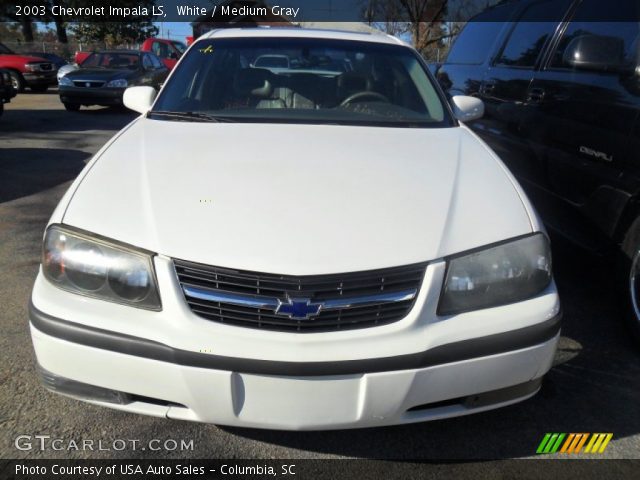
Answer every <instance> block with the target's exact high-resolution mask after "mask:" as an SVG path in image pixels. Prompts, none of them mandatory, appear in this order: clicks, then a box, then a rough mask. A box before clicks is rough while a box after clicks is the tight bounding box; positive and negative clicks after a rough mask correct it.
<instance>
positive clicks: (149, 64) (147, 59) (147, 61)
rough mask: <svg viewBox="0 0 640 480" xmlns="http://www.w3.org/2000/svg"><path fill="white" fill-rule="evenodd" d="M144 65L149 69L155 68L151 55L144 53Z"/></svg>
mask: <svg viewBox="0 0 640 480" xmlns="http://www.w3.org/2000/svg"><path fill="white" fill-rule="evenodd" d="M142 67H143V68H145V69H147V68H154V67H153V62H152V61H151V58H150V55H143V56H142Z"/></svg>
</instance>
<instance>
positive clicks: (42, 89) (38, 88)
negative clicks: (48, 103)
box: [31, 85, 49, 93]
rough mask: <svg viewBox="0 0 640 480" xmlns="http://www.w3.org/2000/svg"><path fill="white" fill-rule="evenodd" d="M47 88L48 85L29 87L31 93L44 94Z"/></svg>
mask: <svg viewBox="0 0 640 480" xmlns="http://www.w3.org/2000/svg"><path fill="white" fill-rule="evenodd" d="M48 88H49V85H34V86H32V87H31V91H32V92H37V93H44V92H46V91H47V89H48Z"/></svg>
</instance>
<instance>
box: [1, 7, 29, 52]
mask: <svg viewBox="0 0 640 480" xmlns="http://www.w3.org/2000/svg"><path fill="white" fill-rule="evenodd" d="M0 5H1V7H0V8H1V10H0V21H7V20H8V21H12V22H18V23H19V24H20V28H21V29H22V37H23V38H24V41H25V42H33V30H34V28H33V21H34V19H33V18H32V17H29V16H25V15H17V13H18V7H24V6H30V5H32V2H29V1H28V0H16V1H14V2H6V1H2V3H1V4H0Z"/></svg>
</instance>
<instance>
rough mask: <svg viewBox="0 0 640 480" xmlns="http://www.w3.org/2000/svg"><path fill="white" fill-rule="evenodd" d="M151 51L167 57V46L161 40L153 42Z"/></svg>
mask: <svg viewBox="0 0 640 480" xmlns="http://www.w3.org/2000/svg"><path fill="white" fill-rule="evenodd" d="M151 51H152V52H153V53H155V54H156V55H157V56H158V57H160V58H169V46H168V45H167V44H166V43H163V42H153V44H152V45H151Z"/></svg>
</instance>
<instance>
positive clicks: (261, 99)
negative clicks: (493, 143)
mask: <svg viewBox="0 0 640 480" xmlns="http://www.w3.org/2000/svg"><path fill="white" fill-rule="evenodd" d="M168 113H191V114H200V115H198V121H203V118H204V116H205V115H206V116H207V117H208V118H210V119H212V121H214V120H215V118H216V117H217V118H218V119H222V118H223V117H224V120H225V121H245V122H265V121H267V122H290V123H338V124H356V125H381V126H420V127H431V126H449V125H451V124H452V123H451V122H452V121H451V119H450V117H449V115H448V113H447V111H446V110H445V108H444V107H443V103H442V99H441V97H440V95H439V94H438V92H437V90H436V88H434V85H433V84H432V82H431V80H430V77H429V76H428V75H427V73H426V70H425V68H424V66H423V64H422V62H421V61H420V59H419V57H418V56H417V54H415V53H414V52H413V51H412V50H411V49H409V48H406V47H403V46H400V45H387V44H378V43H373V42H358V41H347V40H327V39H308V38H235V39H229V38H225V39H218V40H216V39H210V40H204V41H200V42H198V44H197V45H196V46H194V47H193V48H192V49H191V50H190V51H189V53H187V55H186V57H185V58H184V59H183V60H182V62H181V64H180V66H179V67H178V69H177V71H176V72H174V74H173V75H172V77H171V79H170V80H169V81H168V83H167V84H166V86H165V87H164V89H163V90H162V93H161V95H160V97H159V98H158V101H157V102H156V104H155V106H154V108H153V110H152V111H151V113H150V117H151V118H157V119H166V120H172V119H176V118H178V117H176V116H175V115H167V114H168ZM185 118H186V116H181V117H180V119H182V120H184V119H185ZM194 121H195V120H194Z"/></svg>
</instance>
